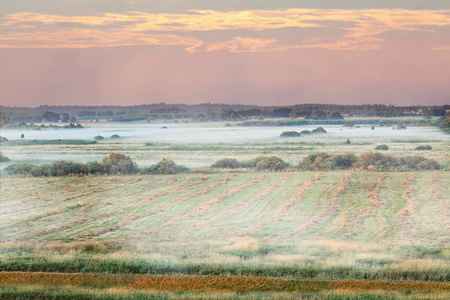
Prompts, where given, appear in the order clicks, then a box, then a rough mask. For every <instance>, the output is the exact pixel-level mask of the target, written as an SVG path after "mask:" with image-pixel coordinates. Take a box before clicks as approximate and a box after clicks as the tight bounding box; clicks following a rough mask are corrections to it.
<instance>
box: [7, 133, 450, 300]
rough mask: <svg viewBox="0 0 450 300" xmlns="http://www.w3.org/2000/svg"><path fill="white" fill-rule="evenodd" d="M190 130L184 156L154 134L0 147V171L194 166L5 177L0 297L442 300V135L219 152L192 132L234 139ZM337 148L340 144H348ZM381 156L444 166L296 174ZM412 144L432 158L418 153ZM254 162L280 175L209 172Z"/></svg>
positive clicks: (448, 214)
mask: <svg viewBox="0 0 450 300" xmlns="http://www.w3.org/2000/svg"><path fill="white" fill-rule="evenodd" d="M99 126H100V125H99ZM202 128H203V129H202ZM202 128H200V129H199V128H190V129H191V130H194V131H196V132H195V133H193V134H192V135H191V136H189V137H186V138H187V139H188V140H186V141H185V142H183V143H181V142H174V141H171V138H172V137H171V134H172V133H171V131H170V130H171V129H170V128H169V129H167V130H165V131H164V130H163V129H161V128H159V127H158V128H154V130H155V132H159V131H163V132H165V133H164V135H163V136H164V138H163V137H162V136H160V137H159V138H156V137H154V138H153V139H147V140H146V139H144V138H142V137H134V138H133V137H128V138H123V139H120V140H118V141H117V140H108V139H106V140H104V141H100V142H97V143H90V142H79V141H82V140H85V141H89V139H87V138H86V137H83V136H74V138H77V139H79V140H76V142H73V143H72V142H71V140H69V139H62V140H61V141H59V142H57V143H52V142H45V143H44V142H43V143H40V142H39V140H38V142H35V143H34V144H33V143H28V142H25V141H19V140H11V139H10V141H9V142H7V143H2V152H3V153H4V154H5V155H6V156H8V157H9V158H11V159H12V162H4V163H1V166H2V168H4V167H6V166H7V165H9V164H11V163H17V162H31V163H36V164H40V163H47V162H49V161H51V160H52V159H66V160H72V161H80V162H86V161H90V160H101V158H102V157H104V156H105V155H108V154H109V153H111V152H121V153H125V154H126V155H129V156H130V157H131V158H132V159H133V160H134V161H136V162H137V163H138V165H139V166H146V165H150V164H151V163H154V162H156V161H158V160H159V159H161V158H164V157H166V158H170V159H173V160H174V161H176V162H177V163H180V164H183V165H186V166H189V167H190V168H191V171H190V172H189V173H187V174H174V175H141V174H135V175H85V176H76V175H74V176H64V177H27V176H10V175H5V174H4V175H2V176H1V178H0V187H1V196H0V197H1V198H0V205H1V207H0V233H1V234H0V283H1V285H2V288H1V290H0V294H1V295H2V297H9V298H14V297H19V296H21V297H23V298H27V297H28V298H31V297H44V296H45V297H60V298H64V297H66V298H67V297H78V298H80V299H85V298H89V299H90V298H93V299H111V298H114V299H115V298H118V299H121V298H127V297H129V296H130V295H133V297H134V298H136V299H147V298H151V297H153V298H161V299H164V298H181V299H195V298H198V297H209V298H215V299H230V298H237V297H239V298H244V299H261V298H263V299H264V298H267V299H269V298H270V299H272V298H275V299H277V298H279V299H299V298H302V297H313V296H314V297H319V298H327V297H328V298H330V297H331V298H342V299H352V297H354V298H355V299H357V297H359V296H361V295H363V296H364V295H365V296H364V297H366V298H367V299H375V298H376V297H379V298H386V299H391V298H404V299H416V298H424V299H427V298H441V299H445V298H446V297H448V296H449V295H448V290H449V288H450V286H449V279H450V275H449V274H450V263H449V261H450V236H449V232H450V211H449V207H450V198H449V196H448V195H450V187H449V186H448V182H450V173H449V172H448V165H449V160H450V158H449V155H448V153H449V152H448V150H449V148H448V147H449V143H448V141H449V137H448V136H446V135H443V134H442V133H440V132H439V131H437V130H434V129H432V128H420V127H419V128H414V129H411V130H410V129H408V130H406V131H405V132H404V133H401V134H399V133H397V132H396V131H393V130H392V129H390V128H376V129H375V130H371V129H370V128H354V129H343V130H340V128H338V127H336V128H333V127H330V128H327V127H325V128H326V129H327V130H328V131H329V133H328V134H327V135H324V136H320V137H300V138H288V139H283V138H280V137H279V134H280V133H281V132H282V131H283V129H276V130H275V129H273V128H269V129H261V131H262V132H259V133H258V134H259V135H258V136H257V137H253V138H247V137H249V136H252V132H254V130H255V129H254V128H250V129H245V130H250V131H251V132H246V133H245V134H246V135H244V134H243V133H242V132H241V133H237V135H241V139H236V140H233V139H232V138H230V140H226V141H225V142H223V143H222V142H220V143H219V142H207V140H205V139H204V138H203V137H202V135H201V134H200V135H198V132H197V131H201V130H206V129H211V128H212V129H211V130H212V132H206V133H204V134H206V135H207V136H208V135H214V134H218V135H220V134H230V132H231V133H233V130H235V129H227V130H226V131H225V133H224V132H222V133H217V128H220V127H217V125H214V126H213V127H211V128H210V127H205V126H203V127H202ZM205 128H206V129H205ZM106 129H107V130H111V128H105V130H106ZM116 129H117V128H116ZM80 130H84V129H80ZM96 130H99V129H96ZM221 130H222V129H221ZM236 130H242V129H236ZM382 130H384V131H383V132H381V131H382ZM374 131H375V132H374ZM5 132H6V130H5ZM180 132H181V133H180ZM3 134H4V132H2V135H3ZM158 134H160V133H158ZM173 134H175V136H177V134H181V135H182V134H183V132H182V130H178V131H176V130H174V133H173ZM370 134H372V136H370ZM122 135H125V134H124V133H123V134H122ZM196 135H197V136H198V140H195V138H194V137H195V136H196ZM105 136H106V135H105ZM155 136H156V134H155ZM178 136H179V135H178ZM46 138H52V137H46ZM83 138H84V139H83ZM346 139H351V144H344V143H343V141H345V140H346ZM43 141H45V139H43ZM379 144H386V145H388V146H389V150H387V151H384V152H383V153H388V154H389V155H392V156H413V155H423V156H425V157H427V158H432V159H436V160H438V161H439V163H441V164H442V166H443V167H444V168H443V169H441V170H434V171H409V172H375V171H361V170H354V169H351V170H346V171H317V172H311V171H300V170H298V169H297V168H296V165H297V164H298V162H299V161H300V160H301V159H302V158H303V157H305V156H306V155H309V154H312V153H315V152H317V151H324V152H328V153H338V154H343V153H355V154H362V153H364V152H366V151H373V150H374V148H375V146H376V145H379ZM419 145H432V150H431V151H419V150H415V148H416V147H417V146H419ZM259 155H276V156H279V157H281V158H283V159H284V160H285V161H286V162H289V163H290V167H289V168H287V169H286V170H285V171H282V172H263V171H257V170H253V169H249V170H244V169H238V170H217V169H211V168H209V166H210V165H211V164H212V163H214V162H215V161H217V160H219V159H221V158H224V157H232V158H236V159H239V160H246V159H251V158H254V157H256V156H259ZM205 292H208V294H204V293H205ZM377 299H378V298H377Z"/></svg>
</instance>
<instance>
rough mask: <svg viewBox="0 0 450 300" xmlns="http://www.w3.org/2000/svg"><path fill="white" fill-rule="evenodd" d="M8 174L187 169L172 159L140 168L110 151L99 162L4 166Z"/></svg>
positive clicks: (111, 172)
mask: <svg viewBox="0 0 450 300" xmlns="http://www.w3.org/2000/svg"><path fill="white" fill-rule="evenodd" d="M5 171H6V172H7V173H8V174H12V175H15V174H21V175H32V176H35V177H38V176H66V175H77V174H82V175H88V174H137V173H143V174H175V173H181V172H186V171H188V168H186V167H184V166H179V165H176V164H175V163H174V162H173V161H171V160H167V159H163V160H161V161H160V162H159V163H157V164H156V165H153V166H151V167H148V168H143V169H140V168H138V166H137V165H136V163H135V162H133V161H132V160H131V158H130V157H129V156H125V155H123V154H120V153H111V154H110V155H109V156H106V157H105V158H104V159H103V160H102V161H101V162H97V161H90V162H87V163H85V164H83V163H77V162H71V161H63V160H58V161H54V162H52V163H51V164H43V165H33V164H13V165H10V166H8V167H6V168H5Z"/></svg>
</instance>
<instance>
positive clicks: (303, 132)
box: [300, 130, 311, 135]
mask: <svg viewBox="0 0 450 300" xmlns="http://www.w3.org/2000/svg"><path fill="white" fill-rule="evenodd" d="M308 134H311V131H309V130H302V131H300V135H308Z"/></svg>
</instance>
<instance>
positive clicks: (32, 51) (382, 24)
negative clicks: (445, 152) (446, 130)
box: [0, 0, 450, 107]
mask: <svg viewBox="0 0 450 300" xmlns="http://www.w3.org/2000/svg"><path fill="white" fill-rule="evenodd" d="M0 33H1V35H0V104H1V105H4V106H32V107H34V106H39V105H139V104H147V103H159V102H166V103H206V102H211V103H230V104H234V103H240V104H256V105H293V104H301V103H334V104H371V103H379V104H393V105H443V104H450V1H448V0H442V1H441V0H437V1H433V0H397V1H396V0H377V1H372V0H367V1H361V0H314V1H313V0H259V1H256V0H246V1H242V0H240V1H238V0H229V1H215V0H158V1H149V0H0Z"/></svg>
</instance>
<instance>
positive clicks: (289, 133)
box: [280, 127, 327, 137]
mask: <svg viewBox="0 0 450 300" xmlns="http://www.w3.org/2000/svg"><path fill="white" fill-rule="evenodd" d="M318 133H327V131H326V130H325V129H323V127H317V128H316V129H313V130H311V131H309V130H302V131H301V132H297V131H284V132H283V133H281V134H280V137H299V136H302V135H310V134H318Z"/></svg>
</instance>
